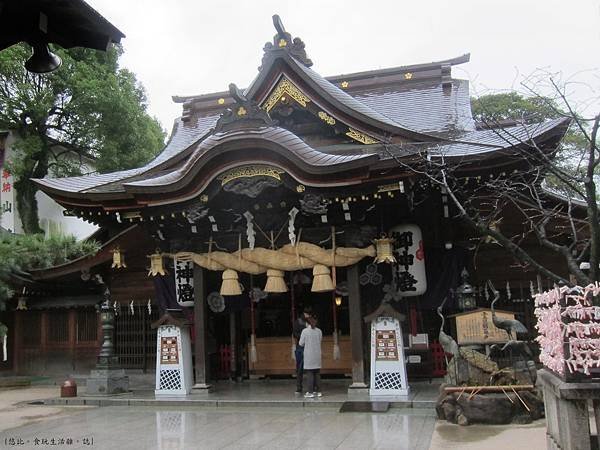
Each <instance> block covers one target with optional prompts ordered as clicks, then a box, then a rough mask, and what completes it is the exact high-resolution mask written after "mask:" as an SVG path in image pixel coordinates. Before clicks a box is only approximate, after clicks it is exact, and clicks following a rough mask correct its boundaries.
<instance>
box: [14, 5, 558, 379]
mask: <svg viewBox="0 0 600 450" xmlns="http://www.w3.org/2000/svg"><path fill="white" fill-rule="evenodd" d="M274 24H275V28H276V34H275V36H274V37H273V40H272V41H271V42H268V43H267V44H266V45H265V47H264V55H263V58H262V61H260V68H259V69H258V73H257V74H256V77H255V78H254V80H253V81H252V82H251V83H250V85H249V86H247V87H246V88H245V89H239V88H238V87H236V86H235V85H234V84H232V85H230V86H229V90H227V91H222V92H216V93H206V94H202V95H197V96H189V97H174V101H175V102H177V103H179V104H181V107H182V113H181V117H179V118H178V119H176V121H175V123H174V125H173V130H172V134H171V136H170V139H169V141H168V143H167V145H166V146H165V148H164V149H163V150H162V152H161V153H160V154H159V155H158V156H157V157H156V158H155V159H153V160H152V161H150V162H149V163H148V164H146V165H144V166H142V167H139V168H136V169H131V170H124V171H119V172H114V173H107V174H93V175H86V176H78V177H69V178H45V179H38V180H34V181H35V183H36V184H37V185H38V186H39V188H40V189H41V190H42V191H43V192H45V193H46V194H47V195H49V196H50V197H52V198H53V199H54V200H56V201H57V202H58V203H59V204H60V205H62V206H63V207H64V208H65V209H66V214H68V215H72V216H76V217H80V218H84V219H85V220H87V221H89V222H90V223H93V224H95V225H97V226H98V227H100V230H99V231H98V232H97V233H96V235H95V238H96V239H97V240H98V241H99V242H100V243H101V245H102V247H101V249H100V251H99V252H98V253H96V254H94V255H89V256H86V257H83V258H80V259H78V260H76V261H72V262H70V263H68V264H65V265H62V266H57V267H52V268H49V269H44V270H35V271H32V272H31V273H30V274H29V276H27V277H26V276H23V279H22V280H21V282H22V288H23V289H22V290H21V291H19V292H22V294H21V295H20V296H19V298H16V299H15V300H14V302H13V303H11V305H12V308H10V309H11V312H10V313H9V319H8V325H9V329H10V330H11V333H12V336H10V337H11V339H10V341H9V342H11V351H12V353H11V358H10V361H9V362H8V363H5V364H8V366H6V365H5V367H4V368H5V369H10V370H13V371H14V372H15V373H38V374H43V373H51V372H52V373H56V372H58V373H63V372H64V373H69V372H76V373H83V372H85V371H86V370H89V368H90V367H92V366H93V365H94V364H95V358H96V355H97V353H98V348H99V345H100V338H101V333H100V323H99V319H98V314H97V312H96V310H95V309H94V306H95V305H96V304H97V303H99V302H100V301H101V300H102V298H101V293H100V292H99V291H98V288H97V286H96V285H95V284H94V283H93V282H92V280H93V279H94V276H95V274H100V275H101V276H102V277H103V279H104V280H105V282H106V285H107V287H108V288H109V290H110V296H111V302H112V306H113V308H114V310H115V312H116V314H117V316H116V319H115V322H116V324H115V326H116V329H115V339H114V342H115V346H116V352H117V355H118V356H119V358H120V363H121V365H122V366H123V367H125V368H127V369H141V370H144V371H150V372H151V371H152V370H153V369H154V366H155V364H156V340H155V336H156V331H155V330H152V329H151V327H150V324H151V323H152V322H155V321H156V320H157V319H158V318H159V317H161V316H162V315H163V313H165V312H166V310H167V309H182V310H183V314H184V315H185V316H186V317H187V318H188V320H189V321H190V322H193V329H192V344H193V350H192V353H193V355H194V375H195V383H196V384H197V385H202V384H210V383H212V382H213V381H214V380H217V379H221V378H234V377H235V378H245V377H263V376H270V377H275V376H281V377H290V376H291V375H292V374H293V373H294V365H295V362H294V359H293V357H292V355H293V349H294V345H295V342H294V339H293V338H292V323H293V321H294V319H295V318H296V317H297V316H298V315H299V314H300V313H301V312H302V311H303V309H304V308H311V309H312V311H313V312H314V314H315V315H316V317H317V319H318V323H319V327H320V328H321V329H322V331H323V336H324V338H323V347H322V350H323V369H322V373H323V374H325V375H330V376H337V377H344V376H345V377H347V378H348V385H349V386H350V387H365V386H368V385H369V383H370V380H369V369H368V367H369V359H370V350H369V345H370V344H369V342H370V337H369V328H368V324H367V323H366V322H365V320H364V318H365V317H367V316H369V315H370V314H372V313H373V311H375V310H377V308H378V307H380V306H381V304H382V303H385V304H388V305H391V307H392V308H393V309H394V310H395V311H397V312H398V314H399V316H400V317H404V322H403V325H402V331H403V334H404V336H403V343H404V348H405V352H406V353H407V355H408V358H409V363H408V365H407V369H408V379H409V382H410V380H412V379H414V378H417V377H427V378H430V377H433V376H440V375H442V374H443V372H444V366H443V354H442V356H440V352H439V348H440V347H439V343H437V338H438V331H439V326H440V318H439V316H438V315H437V314H436V308H437V307H438V306H439V305H440V304H441V303H442V301H443V300H444V298H446V297H449V300H448V303H447V304H446V306H447V309H446V310H445V311H446V312H448V313H461V312H463V311H465V310H469V309H474V308H475V307H477V306H479V307H481V308H488V307H489V299H487V298H486V291H485V289H483V286H484V285H485V282H486V281H487V280H488V279H491V280H492V281H493V282H494V283H495V285H496V286H497V287H499V288H502V289H503V290H504V289H506V290H507V291H508V292H510V294H511V295H507V296H504V297H503V299H502V301H501V302H500V303H499V305H498V306H499V307H501V309H503V310H505V311H509V312H510V313H511V314H513V316H514V317H517V318H518V319H519V320H520V321H521V322H522V323H524V324H525V325H526V326H527V327H528V329H529V330H530V331H533V324H534V318H533V315H532V310H533V303H532V301H531V292H530V291H531V289H530V286H531V283H536V287H537V285H538V282H540V279H539V277H538V276H537V274H536V273H535V272H528V271H526V270H523V269H522V268H520V267H516V266H514V265H513V258H512V256H511V255H510V254H509V253H508V252H506V251H505V250H504V249H503V248H502V247H500V246H499V245H497V244H496V243H494V242H483V243H481V245H477V246H476V244H477V243H478V242H479V237H478V236H477V235H476V234H475V233H474V232H473V231H472V230H470V229H469V228H468V227H467V226H466V225H464V224H463V222H462V221H461V220H460V218H459V217H458V212H457V210H456V207H455V205H454V203H453V202H452V201H451V199H450V198H449V196H448V195H447V192H445V191H444V190H443V189H440V187H439V185H436V184H435V183H433V182H432V181H431V180H430V179H428V177H427V176H426V174H424V173H422V172H421V171H420V169H419V168H420V167H423V164H424V162H426V161H431V160H436V159H440V158H442V157H443V158H445V160H447V161H450V162H454V163H456V162H460V164H461V165H460V168H461V169H460V174H461V176H462V177H463V179H464V182H465V185H469V183H471V184H472V185H474V186H475V185H476V184H477V183H478V182H479V181H480V180H481V179H486V178H488V177H496V176H501V174H502V173H506V172H509V171H513V170H519V164H522V161H521V162H519V161H517V160H516V159H514V158H510V155H511V154H514V153H515V152H517V148H518V147H519V146H523V145H524V144H523V143H524V142H534V143H535V145H536V146H537V147H538V148H541V149H544V150H545V151H546V150H547V151H548V152H552V151H553V150H554V149H556V147H557V145H558V143H559V142H560V140H561V138H562V136H563V135H564V133H565V131H566V129H567V127H568V121H567V120H565V119H556V120H549V121H545V122H542V123H534V124H528V125H526V126H525V125H517V124H513V125H509V126H504V127H498V128H491V127H489V126H483V125H481V124H478V123H476V121H475V120H474V119H473V117H472V114H471V107H470V94H469V83H468V81H466V80H461V79H456V78H453V77H452V69H453V67H454V66H456V65H461V64H466V63H468V62H469V55H468V54H467V55H463V56H459V57H456V58H453V59H447V60H444V61H438V62H430V63H423V64H414V65H407V66H401V67H393V68H388V69H378V70H372V71H366V72H359V73H352V74H346V75H339V76H329V77H324V76H322V75H320V74H319V73H317V72H316V71H315V70H313V69H312V66H313V62H312V61H311V59H310V58H309V53H310V52H309V50H310V49H309V48H305V44H304V42H303V41H302V40H301V39H300V38H298V37H293V36H292V35H291V34H290V33H289V32H288V31H286V30H285V29H284V27H283V25H282V24H281V22H280V21H279V18H278V17H277V16H275V17H274ZM198 89H199V90H201V89H202V86H199V87H198ZM520 225H521V224H520V223H519V219H518V218H517V217H516V216H514V217H512V216H511V215H510V214H508V215H507V216H506V217H505V220H504V221H503V223H502V227H515V228H518V227H519V226H520ZM536 245H537V244H536V243H534V242H532V243H531V248H533V250H532V251H533V252H534V253H535V254H536V255H537V256H538V257H539V258H540V259H541V260H546V261H549V262H548V264H551V265H554V267H560V266H559V264H560V262H559V261H555V262H553V261H554V260H553V259H552V258H553V257H552V255H551V254H549V253H547V254H546V253H544V250H543V249H541V248H536ZM476 247H477V251H475V248H476ZM463 269H466V271H464V270H463ZM557 270H558V272H559V273H565V272H566V270H562V271H561V270H560V268H557ZM461 273H462V275H461ZM541 282H542V283H546V282H545V280H543V279H542V280H541ZM465 284H467V285H469V286H470V287H472V294H471V297H470V301H471V303H468V302H467V303H464V302H463V303H461V304H459V302H458V300H459V299H458V298H457V295H453V294H452V292H456V289H457V288H458V287H460V286H464V285H465ZM544 287H545V286H544ZM462 300H464V299H462ZM467 338H468V337H465V338H464V339H467ZM292 383H293V382H292V381H290V386H292Z"/></svg>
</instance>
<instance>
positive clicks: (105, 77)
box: [0, 44, 165, 233]
mask: <svg viewBox="0 0 600 450" xmlns="http://www.w3.org/2000/svg"><path fill="white" fill-rule="evenodd" d="M53 51H55V52H56V53H57V54H59V55H60V57H61V58H62V60H63V65H62V67H61V68H60V69H58V70H57V71H55V72H53V73H51V74H44V75H37V74H32V73H29V72H27V71H26V70H25V69H24V68H23V62H24V61H25V60H26V59H27V58H28V57H29V55H30V50H29V49H28V47H27V46H26V45H24V44H22V45H15V46H13V47H11V48H9V49H7V50H5V51H2V52H1V53H0V128H3V129H6V130H11V131H13V132H14V134H15V136H16V138H17V141H16V143H15V145H14V150H15V151H14V154H13V158H12V161H11V165H10V169H11V171H12V173H13V175H14V176H15V180H16V181H15V190H16V194H17V209H18V212H19V216H20V218H21V221H22V223H23V229H24V230H25V232H26V233H36V232H40V231H41V230H40V228H39V224H38V213H37V203H36V201H35V193H36V191H37V189H36V187H35V185H34V184H33V183H31V181H30V178H43V177H45V176H46V175H47V174H49V173H51V174H53V175H57V176H61V175H77V174H80V173H81V171H82V168H84V167H85V166H92V167H94V168H95V169H96V170H97V171H99V172H111V171H114V170H119V169H129V168H133V167H136V166H139V165H141V164H143V163H145V162H147V161H148V160H150V159H151V158H152V157H153V156H155V155H156V153H157V152H158V150H160V148H161V147H162V145H163V144H164V137H165V134H164V132H163V130H162V129H161V127H160V125H159V123H158V121H157V120H156V119H155V118H151V117H150V116H149V115H148V114H147V112H146V96H145V93H144V89H143V87H142V86H141V85H140V83H139V82H138V81H137V80H136V78H135V75H134V74H133V73H131V72H130V71H128V70H126V69H122V68H119V66H118V59H119V56H120V55H121V53H122V50H121V48H120V47H118V46H114V47H112V48H111V49H110V50H109V51H107V52H99V51H95V50H90V49H82V48H74V49H69V50H64V49H55V50H53Z"/></svg>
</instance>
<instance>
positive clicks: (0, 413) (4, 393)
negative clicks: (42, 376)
mask: <svg viewBox="0 0 600 450" xmlns="http://www.w3.org/2000/svg"><path fill="white" fill-rule="evenodd" d="M59 394H60V388H59V387H57V386H35V387H26V388H17V389H0V431H4V430H7V429H9V428H14V427H19V426H21V425H26V424H29V423H32V422H38V421H41V420H45V419H48V418H56V417H62V416H65V415H68V414H73V413H76V412H78V411H79V410H81V409H82V408H89V407H69V408H65V407H59V406H52V407H49V406H43V405H42V404H41V400H43V399H47V398H49V397H57V396H58V395H59ZM33 401H40V404H39V405H30V404H28V402H33ZM0 448H2V447H1V446H0Z"/></svg>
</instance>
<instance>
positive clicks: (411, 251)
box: [390, 224, 427, 297]
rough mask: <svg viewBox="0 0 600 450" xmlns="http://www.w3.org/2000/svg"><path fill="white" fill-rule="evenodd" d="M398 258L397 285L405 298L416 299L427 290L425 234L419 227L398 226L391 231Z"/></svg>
mask: <svg viewBox="0 0 600 450" xmlns="http://www.w3.org/2000/svg"><path fill="white" fill-rule="evenodd" d="M390 236H391V237H392V239H393V240H394V243H393V246H394V254H395V256H396V266H395V267H394V270H395V271H396V284H397V287H398V290H399V292H400V294H401V295H402V296H403V297H414V296H416V295H421V294H424V293H425V291H426V290H427V277H426V275H425V249H424V246H423V234H422V233H421V229H420V228H419V227H418V226H417V225H412V224H411V225H408V224H407V225H397V226H395V227H393V228H392V229H391V230H390Z"/></svg>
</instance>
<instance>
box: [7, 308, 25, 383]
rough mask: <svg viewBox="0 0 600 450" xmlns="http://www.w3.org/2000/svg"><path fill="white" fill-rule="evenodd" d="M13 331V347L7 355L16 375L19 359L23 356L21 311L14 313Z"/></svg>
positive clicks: (18, 369)
mask: <svg viewBox="0 0 600 450" xmlns="http://www.w3.org/2000/svg"><path fill="white" fill-rule="evenodd" d="M14 317H15V329H14V332H13V336H14V337H13V341H14V342H13V346H12V352H11V353H9V355H10V357H11V358H12V360H13V371H14V372H15V373H16V374H18V373H19V371H20V370H21V358H22V355H23V354H24V352H23V351H21V350H22V349H23V345H24V342H23V311H15V313H14ZM9 351H10V350H9Z"/></svg>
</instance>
